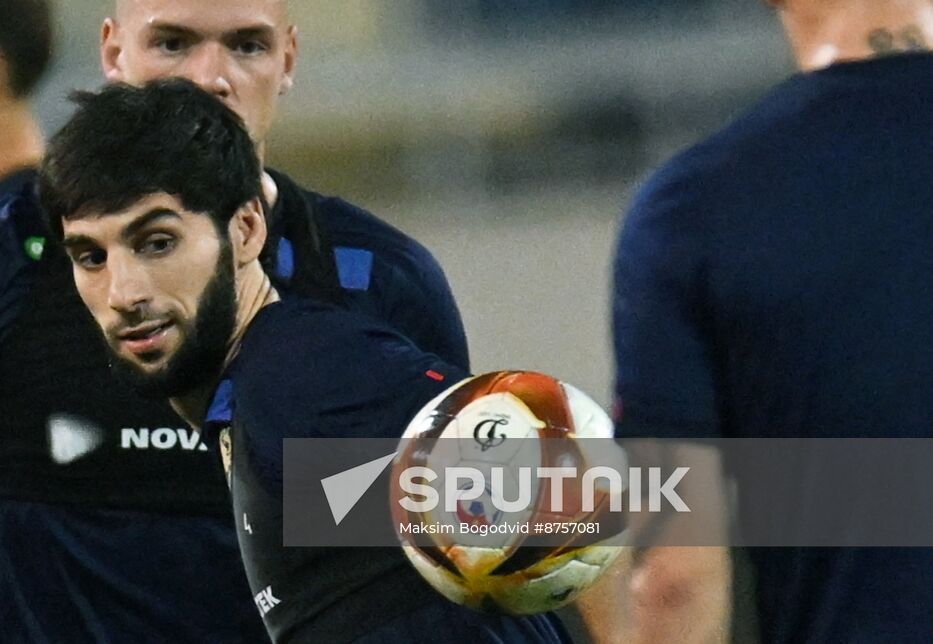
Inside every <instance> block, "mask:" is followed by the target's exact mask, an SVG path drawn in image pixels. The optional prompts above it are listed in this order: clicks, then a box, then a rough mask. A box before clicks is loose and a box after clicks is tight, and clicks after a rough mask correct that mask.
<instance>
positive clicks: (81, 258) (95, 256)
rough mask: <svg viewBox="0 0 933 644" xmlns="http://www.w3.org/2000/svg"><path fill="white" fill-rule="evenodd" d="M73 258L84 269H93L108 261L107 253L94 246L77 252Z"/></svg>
mask: <svg viewBox="0 0 933 644" xmlns="http://www.w3.org/2000/svg"><path fill="white" fill-rule="evenodd" d="M71 259H72V261H73V262H74V263H75V264H77V265H78V266H80V267H81V268H83V269H84V270H87V271H93V270H96V269H98V268H101V267H103V265H104V264H106V263H107V253H105V252H104V251H103V250H102V249H100V248H93V249H90V250H83V251H80V252H78V253H75V254H74V255H72V256H71Z"/></svg>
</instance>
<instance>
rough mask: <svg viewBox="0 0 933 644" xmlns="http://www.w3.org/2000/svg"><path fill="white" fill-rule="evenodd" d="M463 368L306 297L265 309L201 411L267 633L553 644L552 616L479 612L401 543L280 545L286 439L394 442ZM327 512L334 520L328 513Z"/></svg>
mask: <svg viewBox="0 0 933 644" xmlns="http://www.w3.org/2000/svg"><path fill="white" fill-rule="evenodd" d="M467 375H468V374H467V373H466V372H465V371H462V370H460V369H458V368H456V367H452V366H448V365H447V364H445V363H444V362H442V361H441V360H440V359H439V358H438V357H437V356H435V355H433V354H428V353H425V352H423V351H421V350H420V349H418V348H416V347H415V346H414V345H413V344H412V343H411V342H410V341H408V340H407V339H405V338H403V337H402V336H400V335H398V334H396V333H395V332H393V331H391V330H389V329H388V328H387V327H385V326H382V325H379V324H378V323H376V322H375V321H373V320H371V318H369V317H367V316H361V315H359V314H356V313H349V312H346V311H343V310H339V309H335V308H331V307H327V306H324V305H320V304H317V303H314V302H311V301H307V300H303V299H297V298H296V299H290V300H284V301H282V302H278V303H275V304H272V305H270V306H267V307H266V308H264V309H263V310H262V311H261V312H260V313H259V314H258V315H257V317H256V318H255V319H254V320H253V322H252V323H251V325H250V327H249V329H248V330H247V332H246V334H245V336H244V339H243V343H242V345H241V347H240V351H239V354H238V355H237V358H236V359H235V361H234V362H233V364H232V365H231V367H230V368H229V370H228V372H227V374H226V377H225V380H224V381H223V383H222V384H221V386H220V387H219V389H218V393H217V395H216V396H215V399H214V403H213V404H212V405H211V409H210V412H209V414H208V419H207V423H206V426H205V432H206V434H207V436H208V438H207V440H208V441H209V442H215V441H217V440H218V437H217V434H218V432H222V436H221V438H222V440H223V442H224V443H225V444H226V447H225V449H229V453H230V454H231V456H230V459H229V471H230V474H229V477H230V489H231V496H232V500H233V508H234V516H235V517H236V518H237V533H238V535H239V539H240V550H241V552H242V555H243V560H244V563H245V566H246V571H247V577H248V578H249V582H250V586H251V588H252V591H253V593H254V595H255V598H256V604H257V608H258V609H259V611H260V612H261V613H262V614H263V618H264V620H265V622H266V626H267V628H268V630H269V633H270V635H271V636H272V639H273V641H275V642H277V643H279V642H301V643H304V642H308V643H310V642H350V641H354V640H357V639H358V638H361V637H363V636H366V637H367V638H369V639H366V640H365V641H372V642H380V643H382V644H392V643H398V644H403V643H404V644H409V643H413V642H425V643H427V642H441V643H443V642H450V643H454V642H471V643H476V642H489V643H492V642H557V641H560V636H559V635H558V630H557V629H556V628H555V624H554V622H553V621H552V619H551V618H550V617H549V616H538V617H534V618H521V619H519V618H510V617H506V616H501V615H484V614H480V613H475V612H473V611H471V610H469V609H467V608H464V607H461V606H457V605H455V604H452V603H450V602H449V601H448V600H447V599H445V598H444V597H442V596H441V595H440V594H438V593H436V592H435V591H433V590H432V589H430V588H429V587H428V586H427V584H426V583H425V582H424V581H422V580H421V578H420V576H419V575H418V573H417V572H416V571H415V569H414V568H413V567H412V566H411V564H410V563H409V562H408V561H407V559H405V557H404V555H403V553H402V551H401V548H399V547H397V546H396V547H383V548H363V547H355V548H351V547H347V548H295V547H290V548H286V547H283V545H282V543H283V533H282V522H283V516H282V476H283V475H282V467H283V465H282V462H283V461H282V459H283V455H282V450H283V440H284V439H286V438H347V439H353V438H368V437H373V438H393V437H396V436H401V434H402V431H403V430H404V428H405V427H406V426H407V425H408V422H409V421H410V420H411V418H412V417H414V415H415V414H416V412H417V411H418V410H419V409H420V408H421V407H422V406H423V405H424V404H426V403H427V402H428V401H429V400H431V399H432V398H434V397H435V396H437V395H438V394H439V393H440V392H442V391H443V390H445V389H446V388H448V387H449V386H451V385H452V384H455V383H456V382H458V381H460V380H462V379H463V378H465V377H466V376H467ZM327 518H328V519H329V517H327Z"/></svg>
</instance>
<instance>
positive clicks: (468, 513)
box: [390, 371, 623, 614]
mask: <svg viewBox="0 0 933 644" xmlns="http://www.w3.org/2000/svg"><path fill="white" fill-rule="evenodd" d="M612 436H613V424H612V421H611V420H610V419H609V417H608V416H607V415H606V413H605V412H604V411H603V410H602V408H601V407H600V406H599V405H597V404H596V403H595V402H594V401H593V400H592V399H590V398H589V397H588V396H587V395H585V394H584V393H582V392H581V391H579V390H578V389H576V388H575V387H573V386H571V385H568V384H566V383H563V382H560V381H558V380H556V379H555V378H552V377H551V376H547V375H544V374H540V373H534V372H526V371H499V372H493V373H488V374H484V375H481V376H475V377H472V378H468V379H466V380H464V381H462V382H460V383H457V384H456V385H454V386H453V387H451V388H450V389H448V390H447V391H445V392H444V393H442V394H441V395H440V396H438V397H437V398H435V399H434V400H432V401H431V402H430V403H428V405H426V406H425V407H424V408H423V409H422V410H421V412H419V413H418V415H417V416H416V417H415V418H414V420H412V422H411V423H410V424H409V426H408V428H407V429H406V431H405V434H404V436H403V438H402V441H401V443H400V447H399V451H398V453H397V455H396V458H395V460H394V463H393V472H392V492H391V498H390V503H391V505H392V514H393V523H394V524H395V526H396V531H397V533H398V536H399V539H400V541H401V544H402V547H403V549H404V551H405V554H406V555H407V557H408V559H409V560H410V561H411V563H412V564H413V565H414V566H415V568H416V569H417V570H418V571H419V572H420V573H421V575H422V576H423V577H424V578H425V579H426V580H427V581H428V582H429V583H430V584H431V585H432V586H433V587H434V588H435V589H437V590H438V591H439V592H441V593H442V594H443V595H445V596H446V597H447V598H449V599H451V600H452V601H454V602H457V603H459V604H464V605H467V606H470V607H472V608H477V609H482V610H500V611H504V612H508V613H514V614H529V613H538V612H543V611H548V610H552V609H554V608H557V607H559V606H561V605H563V604H566V603H568V602H570V601H573V600H574V599H575V598H576V597H577V596H578V595H579V594H580V593H581V592H582V591H583V590H585V589H586V588H588V587H589V586H591V585H592V584H593V583H594V582H595V581H596V580H597V579H598V578H599V577H600V575H601V573H603V572H604V571H605V570H606V569H607V568H608V567H609V566H610V565H611V564H612V563H613V561H614V560H615V559H616V557H617V556H618V555H619V554H620V552H621V551H622V550H623V548H621V547H620V545H619V544H620V543H621V537H620V532H621V528H620V522H621V518H620V517H619V516H618V514H612V513H610V511H609V507H610V501H611V498H612V497H613V496H614V495H618V494H620V491H619V490H618V489H615V490H610V489H600V488H598V487H597V488H595V489H590V490H589V500H588V501H587V500H586V498H585V497H586V495H587V492H586V491H585V490H584V489H583V488H582V487H581V485H580V479H579V477H576V478H563V479H554V478H548V477H545V478H539V477H537V476H534V475H533V473H534V472H535V471H537V468H574V470H575V471H579V472H582V471H583V470H585V469H586V468H587V466H589V465H592V464H593V463H594V462H595V461H598V460H605V457H606V455H605V453H601V454H598V455H597V454H593V453H592V452H593V450H594V449H598V450H600V451H601V452H604V451H605V450H607V449H612V448H614V447H615V446H614V444H613V443H611V441H610V440H609V439H611V438H612ZM584 439H603V440H600V441H596V440H592V441H588V440H584ZM412 472H414V474H415V475H414V476H413V475H412ZM406 482H407V484H408V485H407V486H406ZM555 486H560V487H561V489H560V490H559V492H561V496H562V504H561V506H560V510H559V511H555V510H554V509H553V507H554V506H553V505H552V504H551V501H553V498H554V497H553V494H554V492H555V491H554V490H553V489H552V488H553V487H555ZM412 488H416V489H417V490H418V491H419V492H420V494H415V495H413V496H412V495H410V494H409V493H410V492H411V491H412ZM406 495H408V496H406ZM460 495H463V497H464V498H460ZM413 499H414V500H416V501H421V502H418V503H416V502H414V501H413ZM585 501H586V502H585ZM565 524H566V527H564V526H565ZM446 526H450V527H451V528H450V529H448V528H447V527H446ZM541 526H545V528H542V527H541ZM594 526H596V527H597V529H601V534H597V533H595V532H594ZM535 527H537V529H538V530H540V531H541V532H539V533H536V531H535ZM562 527H564V530H567V531H566V532H565V533H563V534H562V533H561V528H562ZM568 528H574V529H570V530H568ZM581 528H588V530H584V529H581ZM578 529H579V530H578ZM544 530H547V533H544Z"/></svg>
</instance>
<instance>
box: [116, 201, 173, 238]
mask: <svg viewBox="0 0 933 644" xmlns="http://www.w3.org/2000/svg"><path fill="white" fill-rule="evenodd" d="M169 217H171V218H174V219H178V220H179V221H180V220H181V215H179V214H178V213H177V212H175V211H174V210H169V209H168V208H153V209H152V210H150V211H149V212H147V213H146V214H144V215H140V216H139V217H137V218H136V219H134V220H133V221H131V222H130V223H128V224H127V225H126V228H124V229H123V231H122V232H121V233H120V237H122V238H123V240H124V241H129V240H130V239H132V238H133V237H135V236H136V235H137V233H139V231H140V230H142V229H143V228H145V227H146V226H148V225H149V224H151V223H152V222H154V221H158V220H159V219H166V218H169Z"/></svg>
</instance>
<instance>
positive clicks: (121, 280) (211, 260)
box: [63, 193, 236, 397]
mask: <svg viewBox="0 0 933 644" xmlns="http://www.w3.org/2000/svg"><path fill="white" fill-rule="evenodd" d="M63 224H64V232H65V246H66V248H67V249H68V254H69V256H70V257H71V259H72V263H73V267H74V276H75V283H76V285H77V287H78V292H79V293H80V294H81V298H82V299H83V300H84V303H85V305H86V306H87V307H88V309H89V310H90V312H91V314H92V315H93V316H94V319H95V320H96V321H97V324H98V325H99V326H100V328H101V330H102V331H103V333H104V337H105V339H106V341H107V344H108V345H109V346H110V349H111V351H112V352H113V356H114V358H115V360H114V368H115V369H116V370H118V371H119V372H121V374H122V375H125V376H127V377H128V379H129V380H130V381H131V382H132V384H134V385H135V386H136V387H137V388H138V389H140V390H141V391H142V392H143V393H148V394H150V395H153V396H159V397H171V396H178V395H181V394H184V393H187V392H189V391H191V390H192V389H194V388H196V387H198V386H199V385H202V384H205V383H207V382H209V381H210V380H211V379H212V378H213V377H214V376H215V375H216V374H217V372H218V371H219V369H220V368H221V365H222V364H223V360H224V358H225V356H226V353H227V347H228V344H229V342H230V339H231V336H232V334H233V329H234V325H235V320H236V292H235V286H234V282H235V280H234V266H233V264H234V262H233V257H232V252H231V247H230V242H229V241H228V240H227V239H225V238H222V237H221V236H220V235H219V234H218V232H217V230H216V228H215V226H214V223H213V222H212V221H211V219H210V217H208V216H207V215H204V214H198V213H192V212H189V211H187V210H185V208H184V207H183V206H182V204H181V203H180V202H179V201H178V199H177V198H176V197H173V196H170V195H167V194H164V193H162V194H155V195H151V196H148V197H146V198H144V199H142V200H140V201H138V202H136V203H135V204H134V205H132V206H130V207H129V208H128V209H126V210H124V211H122V212H119V213H116V214H106V215H99V216H95V215H93V214H92V215H90V216H87V217H84V218H81V219H76V220H73V221H68V220H66V221H64V222H63Z"/></svg>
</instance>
